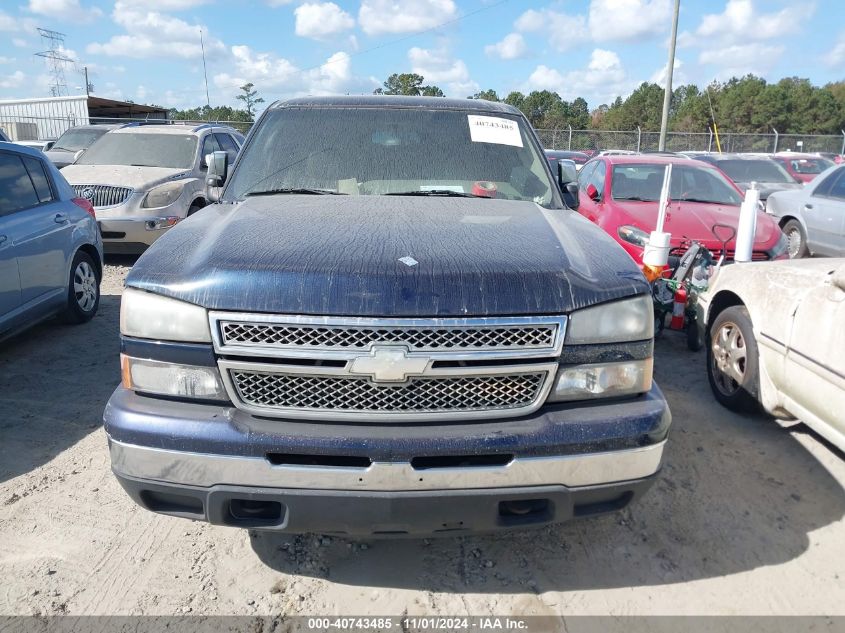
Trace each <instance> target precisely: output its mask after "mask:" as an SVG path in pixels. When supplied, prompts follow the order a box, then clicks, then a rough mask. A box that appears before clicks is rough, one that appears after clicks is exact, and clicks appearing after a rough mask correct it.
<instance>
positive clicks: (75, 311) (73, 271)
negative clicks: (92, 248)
mask: <svg viewBox="0 0 845 633" xmlns="http://www.w3.org/2000/svg"><path fill="white" fill-rule="evenodd" d="M99 305H100V274H99V272H98V270H97V266H96V265H95V264H94V260H93V259H91V256H90V255H89V254H88V253H85V252H83V251H77V253H76V255H74V257H73V262H72V263H71V266H70V280H69V281H68V291H67V306H66V307H65V309H64V310H63V311H62V313H61V314H60V315H59V317H60V318H61V319H62V321H64V322H65V323H86V322H87V321H90V320H91V319H93V318H94V315H95V314H97V308H98V307H99Z"/></svg>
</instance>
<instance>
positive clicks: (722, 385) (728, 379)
mask: <svg viewBox="0 0 845 633" xmlns="http://www.w3.org/2000/svg"><path fill="white" fill-rule="evenodd" d="M709 343H710V344H709V345H708V347H707V378H708V379H709V381H710V388H711V389H712V390H713V395H714V396H716V400H718V401H719V403H720V404H722V405H723V406H725V407H727V408H728V409H730V410H732V411H742V412H755V411H759V409H760V404H759V402H758V399H757V398H758V395H759V393H760V373H759V362H760V357H759V355H758V353H757V340H756V339H755V338H754V331H753V328H752V325H751V317H749V316H748V310H746V309H745V306H731V307H730V308H726V309H725V310H724V311H722V312H720V313H719V315H718V316H717V317H716V319H715V320H714V321H713V324H712V325H711V327H710V340H709Z"/></svg>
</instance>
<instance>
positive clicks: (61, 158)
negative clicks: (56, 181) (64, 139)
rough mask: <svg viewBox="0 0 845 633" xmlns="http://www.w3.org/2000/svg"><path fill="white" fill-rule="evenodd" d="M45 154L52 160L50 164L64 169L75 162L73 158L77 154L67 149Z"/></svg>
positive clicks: (50, 151)
mask: <svg viewBox="0 0 845 633" xmlns="http://www.w3.org/2000/svg"><path fill="white" fill-rule="evenodd" d="M44 154H45V155H46V156H47V158H49V159H50V162H52V163H53V164H54V165H56V166H57V167H64V166H65V165H70V164H71V163H72V162H73V157H74V155H75V154H76V152H71V151H69V150H66V149H51V150H49V151H46V152H44Z"/></svg>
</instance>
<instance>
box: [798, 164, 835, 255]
mask: <svg viewBox="0 0 845 633" xmlns="http://www.w3.org/2000/svg"><path fill="white" fill-rule="evenodd" d="M801 215H802V217H803V218H804V224H805V225H806V227H807V243H808V245H809V246H810V249H811V250H812V251H813V252H814V253H819V254H822V255H842V254H845V167H840V168H839V169H837V170H836V171H834V172H833V173H832V174H829V175H828V176H826V177H825V179H824V180H823V181H822V182H821V183H819V185H818V186H817V187H815V189H813V193H812V194H811V195H810V196H809V197H808V199H807V201H806V202H805V203H804V206H803V208H802V209H801Z"/></svg>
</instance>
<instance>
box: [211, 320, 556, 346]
mask: <svg viewBox="0 0 845 633" xmlns="http://www.w3.org/2000/svg"><path fill="white" fill-rule="evenodd" d="M220 329H221V334H222V337H223V342H224V343H225V344H227V345H230V344H244V345H272V346H274V347H305V348H328V349H367V348H368V347H369V346H370V345H372V344H373V343H404V344H406V345H407V346H408V347H409V348H411V349H415V350H421V351H433V350H451V349H470V350H473V349H531V348H544V347H545V348H550V347H553V345H554V339H555V330H556V326H555V325H554V324H552V325H539V326H530V325H511V326H507V327H495V326H488V327H465V328H452V329H444V328H437V327H427V328H420V327H412V328H379V327H348V328H344V327H324V326H320V325H276V324H271V323H239V322H228V321H223V322H221V323H220Z"/></svg>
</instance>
